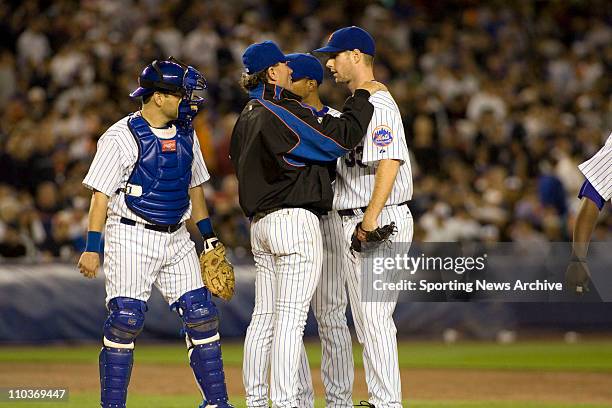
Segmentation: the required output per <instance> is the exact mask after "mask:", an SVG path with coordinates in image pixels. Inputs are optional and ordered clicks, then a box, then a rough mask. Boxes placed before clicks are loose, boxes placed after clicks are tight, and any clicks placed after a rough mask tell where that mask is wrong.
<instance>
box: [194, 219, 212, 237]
mask: <svg viewBox="0 0 612 408" xmlns="http://www.w3.org/2000/svg"><path fill="white" fill-rule="evenodd" d="M196 225H197V226H198V229H199V230H200V234H202V238H204V239H205V240H206V239H208V238H212V237H214V236H215V232H214V231H213V227H212V222H210V218H204V219H203V220H200V221H198V222H197V223H196Z"/></svg>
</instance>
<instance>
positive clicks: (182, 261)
mask: <svg viewBox="0 0 612 408" xmlns="http://www.w3.org/2000/svg"><path fill="white" fill-rule="evenodd" d="M104 236H105V239H106V243H105V245H104V265H103V269H104V275H105V278H106V279H105V281H106V302H107V303H108V301H109V300H111V299H113V298H115V297H119V296H122V297H130V298H134V299H139V300H143V301H145V302H146V301H147V300H149V297H150V296H151V289H152V288H153V285H155V286H156V287H157V288H158V289H159V291H160V292H161V293H162V295H163V296H164V298H165V299H166V301H167V302H168V304H172V303H174V302H176V301H177V300H178V298H179V297H180V296H182V295H183V294H184V293H185V292H189V291H190V290H194V289H198V288H201V287H203V286H204V282H203V281H202V275H201V272H200V262H199V261H198V255H197V254H196V251H195V244H194V242H193V241H192V240H191V238H190V236H189V232H188V231H187V228H186V227H185V226H184V225H183V226H182V227H181V228H180V229H178V230H177V231H175V232H173V233H167V232H159V231H151V230H148V229H145V228H144V225H142V224H136V225H134V226H132V225H126V224H122V223H120V222H119V217H118V216H116V215H112V216H110V217H109V218H108V220H107V222H106V229H105V234H104Z"/></svg>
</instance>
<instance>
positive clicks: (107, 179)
mask: <svg viewBox="0 0 612 408" xmlns="http://www.w3.org/2000/svg"><path fill="white" fill-rule="evenodd" d="M127 121H128V116H126V117H125V118H123V119H121V120H119V121H118V122H117V123H115V124H114V125H112V126H111V127H110V128H108V130H107V131H106V132H105V133H104V134H103V135H102V137H101V138H100V140H98V150H97V152H96V155H95V157H94V160H93V162H92V163H91V167H90V168H89V172H88V173H87V175H86V176H85V179H84V180H83V184H84V185H85V186H86V187H87V188H89V189H92V190H94V189H95V190H98V191H100V192H102V193H104V194H106V195H107V196H109V197H110V199H109V203H108V215H109V216H111V215H118V216H119V217H125V218H129V219H132V220H135V221H138V222H141V223H147V221H145V220H144V219H142V218H141V217H139V216H138V215H136V214H135V213H134V212H132V211H131V210H130V209H129V208H128V206H127V204H126V203H125V193H124V192H123V191H120V192H119V193H118V194H117V193H116V191H117V190H118V189H120V188H122V187H124V186H125V185H126V183H127V181H128V178H129V177H130V174H131V173H132V170H133V169H134V166H135V165H136V160H137V159H138V145H137V144H136V140H134V137H133V136H132V134H131V132H130V129H129V128H128V125H127ZM151 130H152V131H153V133H154V134H155V135H156V136H157V137H159V138H161V139H170V138H172V137H174V135H175V134H176V128H175V127H174V125H172V126H170V127H169V128H165V129H156V128H151ZM193 153H194V154H193V164H192V176H191V183H190V184H189V187H190V188H192V187H196V186H199V185H200V184H202V183H204V182H206V181H207V180H208V179H209V178H210V176H209V174H208V170H207V169H206V164H205V163H204V158H203V157H202V152H201V150H200V143H199V142H198V138H197V136H196V137H194V143H193ZM189 217H191V205H190V206H189V209H188V210H187V211H186V212H185V214H184V215H183V217H182V220H181V222H183V221H186V220H188V219H189Z"/></svg>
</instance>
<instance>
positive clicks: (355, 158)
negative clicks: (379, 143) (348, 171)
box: [344, 146, 368, 168]
mask: <svg viewBox="0 0 612 408" xmlns="http://www.w3.org/2000/svg"><path fill="white" fill-rule="evenodd" d="M362 158H363V146H357V147H356V148H354V149H353V150H351V151H350V152H349V153H348V155H347V157H345V158H344V163H345V164H346V167H355V164H357V165H358V166H359V167H361V168H365V167H368V166H367V165H365V164H363V162H362V161H361V159H362Z"/></svg>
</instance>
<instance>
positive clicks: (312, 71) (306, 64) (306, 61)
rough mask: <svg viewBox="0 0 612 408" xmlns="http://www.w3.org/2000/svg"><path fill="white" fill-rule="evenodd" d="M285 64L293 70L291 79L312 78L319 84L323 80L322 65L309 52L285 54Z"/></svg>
mask: <svg viewBox="0 0 612 408" xmlns="http://www.w3.org/2000/svg"><path fill="white" fill-rule="evenodd" d="M287 65H289V68H291V70H292V71H293V73H292V74H291V79H292V80H293V81H298V80H300V79H302V78H308V79H314V80H315V81H317V83H318V84H319V85H321V82H323V65H321V62H320V61H319V60H318V59H316V58H315V57H314V56H312V55H310V54H287Z"/></svg>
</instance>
